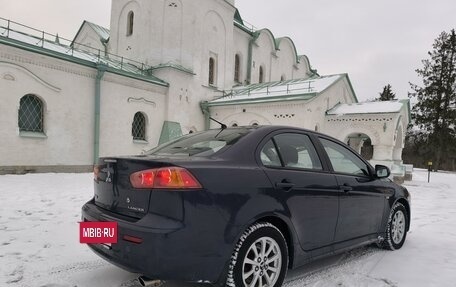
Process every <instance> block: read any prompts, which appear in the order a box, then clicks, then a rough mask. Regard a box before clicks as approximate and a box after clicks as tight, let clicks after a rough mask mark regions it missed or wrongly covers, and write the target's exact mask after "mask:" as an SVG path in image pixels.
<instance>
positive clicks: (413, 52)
mask: <svg viewBox="0 0 456 287" xmlns="http://www.w3.org/2000/svg"><path fill="white" fill-rule="evenodd" d="M150 1H152V0H150ZM190 1H191V0H190ZM110 6H111V1H110V0H74V1H69V0H35V1H32V0H0V7H1V8H0V17H2V18H7V19H11V20H13V21H16V22H20V23H23V24H26V25H29V26H32V27H34V28H37V29H40V30H41V29H42V30H45V31H47V32H49V33H59V35H60V36H62V37H65V38H70V39H72V38H73V37H74V35H75V33H76V32H77V30H78V29H79V26H80V25H81V23H82V21H83V20H89V21H92V22H95V23H97V24H99V25H102V26H105V27H109V18H110ZM236 6H237V7H238V9H239V11H240V13H241V16H242V17H243V19H244V20H245V21H247V22H249V23H251V24H253V25H254V26H255V27H256V28H268V29H270V30H271V31H272V33H273V34H274V36H275V37H282V36H289V37H291V38H292V39H293V41H294V43H295V45H296V48H297V50H298V53H299V54H304V55H307V56H308V57H309V59H310V63H311V65H312V67H313V68H314V69H317V70H318V72H319V73H320V74H321V75H329V74H336V73H348V74H349V76H350V79H351V81H352V84H353V86H354V89H355V92H356V94H357V96H358V98H359V99H360V100H366V99H371V98H374V97H377V96H378V93H379V92H380V91H381V90H382V88H383V86H385V85H386V84H391V85H392V87H393V91H394V92H396V94H397V96H398V97H399V98H406V97H407V92H409V91H410V88H409V84H408V82H410V81H411V82H414V83H418V84H421V82H420V79H419V78H417V76H416V73H415V69H417V68H421V67H422V64H421V60H422V59H425V58H426V57H427V51H429V50H431V48H432V43H433V41H434V39H435V38H436V37H437V36H438V34H439V33H440V32H442V31H449V30H450V29H453V28H456V21H455V20H454V19H455V14H456V1H455V0H438V1H429V0H394V1H393V0H382V1H366V0H344V1H338V0H332V1H329V0H318V1H308V0H307V1H303V0H281V1H271V0H236Z"/></svg>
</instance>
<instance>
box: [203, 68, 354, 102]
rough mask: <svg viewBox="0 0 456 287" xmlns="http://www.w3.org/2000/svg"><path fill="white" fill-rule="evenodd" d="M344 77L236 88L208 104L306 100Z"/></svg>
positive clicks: (341, 75) (333, 76)
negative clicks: (299, 97)
mask: <svg viewBox="0 0 456 287" xmlns="http://www.w3.org/2000/svg"><path fill="white" fill-rule="evenodd" d="M345 76H346V75H345V74H338V75H330V76H319V77H314V78H310V79H294V80H287V81H280V82H269V83H260V84H252V85H247V86H241V87H236V88H233V89H232V90H230V91H225V92H224V96H222V97H220V98H217V99H215V100H213V101H211V102H210V103H209V104H210V105H213V104H221V103H229V102H255V101H267V100H268V99H277V98H280V99H281V100H283V99H285V98H286V99H293V98H296V97H297V96H302V97H303V99H305V98H307V99H308V98H312V97H314V96H315V95H317V94H319V93H321V92H323V91H324V90H326V89H327V88H329V87H330V86H331V85H333V84H334V83H336V82H337V81H339V80H340V79H342V78H343V77H345Z"/></svg>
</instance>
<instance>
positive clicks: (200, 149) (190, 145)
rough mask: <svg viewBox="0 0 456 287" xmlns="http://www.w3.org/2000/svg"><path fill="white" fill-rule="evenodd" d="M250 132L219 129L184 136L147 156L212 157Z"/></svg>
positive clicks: (147, 153)
mask: <svg viewBox="0 0 456 287" xmlns="http://www.w3.org/2000/svg"><path fill="white" fill-rule="evenodd" d="M249 132H250V130H249V129H246V128H235V129H224V130H222V129H218V130H209V131H204V132H200V133H194V134H189V135H185V136H182V137H180V138H178V139H176V140H173V141H171V142H168V143H165V144H162V145H160V146H158V147H156V148H154V149H151V150H149V151H147V152H145V154H146V155H187V156H210V155H213V154H215V153H216V152H218V151H220V150H221V149H223V148H225V147H229V146H231V145H233V144H235V143H236V142H237V141H238V140H239V139H240V138H242V137H243V136H244V135H246V134H248V133H249Z"/></svg>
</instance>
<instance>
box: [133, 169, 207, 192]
mask: <svg viewBox="0 0 456 287" xmlns="http://www.w3.org/2000/svg"><path fill="white" fill-rule="evenodd" d="M130 182H131V185H132V186H133V187H134V188H147V189H151V188H165V189H166V188H167V189H187V188H189V189H190V188H201V184H200V183H199V182H198V180H196V179H195V177H194V176H193V175H192V174H191V173H190V172H189V171H188V170H186V169H185V168H181V167H164V168H156V169H148V170H141V171H138V172H135V173H133V174H131V175H130Z"/></svg>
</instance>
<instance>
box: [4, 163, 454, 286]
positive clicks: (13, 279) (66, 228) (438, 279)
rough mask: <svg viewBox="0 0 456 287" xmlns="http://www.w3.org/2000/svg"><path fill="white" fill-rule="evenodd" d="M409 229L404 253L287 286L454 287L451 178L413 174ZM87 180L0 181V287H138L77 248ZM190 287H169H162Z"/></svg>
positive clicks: (323, 268) (350, 260)
mask: <svg viewBox="0 0 456 287" xmlns="http://www.w3.org/2000/svg"><path fill="white" fill-rule="evenodd" d="M413 176H414V180H413V181H411V182H407V183H406V184H405V185H406V187H407V189H408V190H409V191H410V192H411V194H412V225H411V231H410V232H409V234H408V237H407V241H406V243H405V245H404V247H403V248H402V249H401V250H398V251H394V252H391V251H385V250H380V249H378V248H376V247H372V246H369V247H364V248H360V249H356V250H353V251H351V252H349V253H345V254H342V255H339V256H333V257H330V258H327V259H324V260H320V261H318V262H315V263H312V264H311V265H307V266H305V267H303V268H299V269H297V270H293V271H290V272H289V273H288V276H287V279H286V283H285V286H286V287H298V286H299V287H300V286H311V287H323V286H329V287H331V286H346V287H349V286H350V287H351V286H360V287H361V286H369V287H370V286H374V287H383V286H389V287H391V286H396V287H406V286H414V287H416V286H426V287H428V286H439V287H440V286H456V174H454V173H433V174H432V176H431V183H427V172H426V171H424V170H415V172H414V174H413ZM92 188H93V187H92V175H91V174H27V175H4V176H0V204H1V208H0V286H11V287H16V286H33V287H34V286H41V287H67V286H68V287H74V286H78V287H86V286H87V287H92V286H100V287H105V286H106V287H107V286H110V287H111V286H113V287H137V286H139V283H138V281H137V280H136V277H137V275H136V274H131V273H128V272H125V271H123V270H121V269H119V268H117V267H115V266H112V265H110V264H109V263H106V262H105V261H103V260H102V259H99V258H98V257H97V256H96V255H95V254H93V253H92V252H91V251H90V250H89V249H88V248H87V247H86V246H84V245H83V244H80V243H79V238H78V236H79V234H78V221H79V218H80V208H81V206H82V204H83V203H84V202H85V201H87V200H88V199H90V198H91V196H92V194H93V191H92ZM171 286H195V284H193V285H191V284H184V283H177V282H173V283H166V284H165V286H164V287H171Z"/></svg>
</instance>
